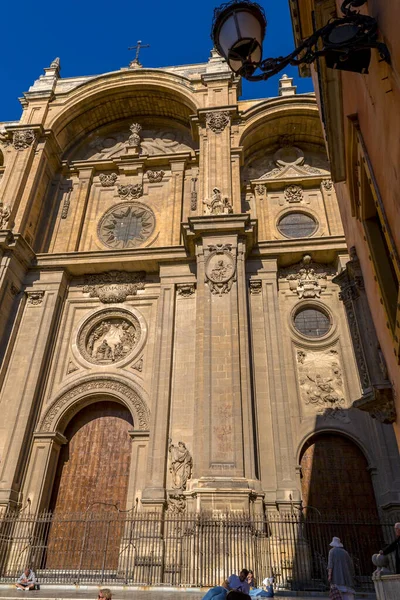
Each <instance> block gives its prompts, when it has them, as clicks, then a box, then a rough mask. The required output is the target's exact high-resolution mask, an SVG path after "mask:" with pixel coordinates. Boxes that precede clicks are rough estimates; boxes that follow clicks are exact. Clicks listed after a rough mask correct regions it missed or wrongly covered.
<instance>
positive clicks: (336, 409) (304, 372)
mask: <svg viewBox="0 0 400 600" xmlns="http://www.w3.org/2000/svg"><path fill="white" fill-rule="evenodd" d="M297 363H298V372H299V383H300V390H301V392H300V393H301V396H302V399H303V401H304V404H305V405H306V406H309V407H313V408H314V409H315V411H316V412H317V414H321V415H323V416H324V417H325V418H327V419H337V420H339V421H341V422H343V423H350V418H349V416H348V414H347V412H346V411H345V410H343V409H344V408H345V398H344V382H343V374H342V368H341V366H340V363H339V356H338V352H337V350H335V349H333V348H331V349H330V350H325V351H311V350H307V351H306V350H298V351H297Z"/></svg>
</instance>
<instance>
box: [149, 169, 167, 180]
mask: <svg viewBox="0 0 400 600" xmlns="http://www.w3.org/2000/svg"><path fill="white" fill-rule="evenodd" d="M164 175H165V173H164V171H151V170H148V171H147V178H148V180H149V182H150V183H160V181H162V179H163V177H164Z"/></svg>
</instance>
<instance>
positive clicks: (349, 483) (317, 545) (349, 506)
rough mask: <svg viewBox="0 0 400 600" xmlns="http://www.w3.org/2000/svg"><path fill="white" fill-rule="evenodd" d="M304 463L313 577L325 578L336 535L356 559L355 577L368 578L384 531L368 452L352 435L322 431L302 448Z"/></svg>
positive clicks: (303, 473) (303, 492)
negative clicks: (349, 436) (372, 557)
mask: <svg viewBox="0 0 400 600" xmlns="http://www.w3.org/2000/svg"><path fill="white" fill-rule="evenodd" d="M300 465H301V491H302V498H303V506H304V507H305V509H304V513H303V514H304V516H305V529H304V531H305V537H306V540H307V543H308V545H309V549H310V556H311V558H312V569H313V573H314V577H315V578H316V579H322V580H326V560H327V556H328V552H329V549H330V548H329V543H330V542H331V540H332V537H333V536H338V537H340V539H341V540H342V542H343V544H344V547H345V548H346V550H347V551H348V552H349V553H350V555H351V556H352V557H353V560H354V563H355V569H356V574H357V575H359V576H368V577H369V575H370V571H371V556H372V554H373V553H374V552H376V551H377V549H379V547H380V544H381V539H382V532H381V529H380V526H379V518H378V510H377V505H376V500H375V494H374V489H373V485H372V481H371V475H370V473H369V470H368V462H367V459H366V457H365V456H364V454H363V452H362V451H361V450H360V448H359V447H358V446H357V445H356V444H355V443H354V442H353V441H352V440H351V439H349V438H348V437H345V436H343V435H340V434H336V433H321V434H317V435H315V436H313V437H312V438H311V439H310V440H309V441H308V442H307V443H306V444H305V446H304V447H303V450H302V453H301V458H300Z"/></svg>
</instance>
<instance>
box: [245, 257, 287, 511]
mask: <svg viewBox="0 0 400 600" xmlns="http://www.w3.org/2000/svg"><path fill="white" fill-rule="evenodd" d="M250 294H251V312H252V319H257V320H256V321H255V322H254V321H253V329H255V328H256V327H257V325H256V323H257V324H258V332H256V333H255V334H254V335H255V347H254V352H257V349H258V347H259V345H260V344H262V346H261V347H262V348H265V354H264V356H266V357H268V360H267V361H266V362H265V363H264V364H260V361H259V360H258V359H257V361H256V362H255V382H256V390H257V399H258V404H257V410H256V412H257V415H258V430H259V431H260V432H265V435H260V444H261V445H260V452H261V453H263V452H269V450H272V449H273V455H272V456H271V458H272V457H273V458H274V460H275V469H272V470H271V469H270V468H269V466H268V465H267V464H266V463H265V460H262V465H263V466H262V471H261V479H262V484H263V488H264V490H265V492H266V502H267V503H269V502H270V503H275V502H279V503H281V502H282V503H286V502H289V501H290V497H291V498H292V499H293V500H298V499H299V491H298V486H297V483H296V473H295V462H294V453H293V442H292V433H291V422H290V403H289V398H288V389H287V384H286V373H285V361H284V359H283V355H282V352H283V350H282V344H281V339H282V324H281V318H280V311H279V301H278V288H277V261H276V259H269V260H264V261H263V268H262V269H259V270H258V273H257V276H254V279H253V278H252V279H251V280H250ZM261 327H262V335H263V339H262V338H261V337H260V336H261V333H260V328H261ZM261 380H262V383H261ZM269 434H270V435H272V447H271V443H268V442H267V440H266V439H263V438H266V437H267V436H268V435H269Z"/></svg>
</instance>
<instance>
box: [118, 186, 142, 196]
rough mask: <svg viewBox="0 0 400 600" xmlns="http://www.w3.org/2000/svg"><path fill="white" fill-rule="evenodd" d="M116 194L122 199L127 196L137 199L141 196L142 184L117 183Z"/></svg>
mask: <svg viewBox="0 0 400 600" xmlns="http://www.w3.org/2000/svg"><path fill="white" fill-rule="evenodd" d="M118 196H119V197H120V198H121V199H122V200H128V199H129V198H133V199H137V198H140V196H143V186H142V184H141V183H136V184H134V185H132V184H128V185H119V186H118Z"/></svg>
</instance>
